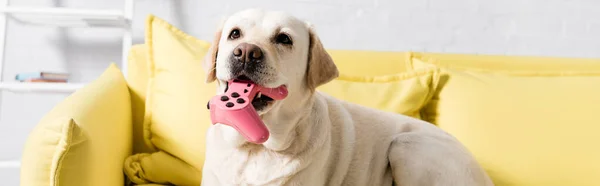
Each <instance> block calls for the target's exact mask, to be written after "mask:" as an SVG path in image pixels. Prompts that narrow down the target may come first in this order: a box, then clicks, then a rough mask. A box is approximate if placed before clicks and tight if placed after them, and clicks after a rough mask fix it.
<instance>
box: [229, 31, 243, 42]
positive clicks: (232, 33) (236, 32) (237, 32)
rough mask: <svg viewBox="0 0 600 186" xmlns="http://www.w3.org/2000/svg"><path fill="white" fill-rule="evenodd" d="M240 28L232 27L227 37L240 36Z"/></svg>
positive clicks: (235, 37) (234, 37)
mask: <svg viewBox="0 0 600 186" xmlns="http://www.w3.org/2000/svg"><path fill="white" fill-rule="evenodd" d="M240 35H241V34H240V30H239V29H233V30H232V31H231V33H229V39H232V40H233V39H237V38H240Z"/></svg>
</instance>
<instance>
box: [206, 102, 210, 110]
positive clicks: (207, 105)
mask: <svg viewBox="0 0 600 186" xmlns="http://www.w3.org/2000/svg"><path fill="white" fill-rule="evenodd" d="M206 109H210V101H209V102H208V103H206Z"/></svg>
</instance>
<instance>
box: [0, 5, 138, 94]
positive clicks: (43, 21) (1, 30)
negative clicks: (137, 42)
mask: <svg viewBox="0 0 600 186" xmlns="http://www.w3.org/2000/svg"><path fill="white" fill-rule="evenodd" d="M133 1H134V0H125V1H124V3H125V4H124V8H123V10H97V9H76V8H65V7H15V6H10V5H9V0H0V2H1V3H2V5H0V90H2V91H11V92H58V93H65V92H73V91H75V90H77V89H79V88H81V87H83V86H84V85H85V84H84V83H38V82H35V83H19V82H8V83H7V82H4V79H3V74H4V63H5V57H4V56H5V55H4V54H5V53H4V52H5V47H6V42H5V41H6V35H7V21H8V19H11V18H12V19H15V20H17V21H19V22H22V23H27V24H35V25H47V26H55V27H86V28H87V27H89V28H95V27H111V28H121V29H123V40H122V54H121V63H120V64H121V70H122V71H123V73H127V54H128V52H129V49H130V48H131V45H132V40H133V38H132V30H131V20H132V18H133V9H134V8H133V6H134V2H133Z"/></svg>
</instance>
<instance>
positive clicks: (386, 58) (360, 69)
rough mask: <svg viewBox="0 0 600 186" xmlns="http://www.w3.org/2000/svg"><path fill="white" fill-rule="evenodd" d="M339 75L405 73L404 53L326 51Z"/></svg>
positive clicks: (405, 59)
mask: <svg viewBox="0 0 600 186" xmlns="http://www.w3.org/2000/svg"><path fill="white" fill-rule="evenodd" d="M327 53H329V55H331V58H332V59H333V61H334V62H335V63H336V65H337V67H338V70H339V71H340V72H341V73H345V74H352V76H382V75H395V74H398V73H402V72H407V71H408V69H407V67H406V61H407V59H408V58H407V54H409V53H406V52H378V51H353V50H327Z"/></svg>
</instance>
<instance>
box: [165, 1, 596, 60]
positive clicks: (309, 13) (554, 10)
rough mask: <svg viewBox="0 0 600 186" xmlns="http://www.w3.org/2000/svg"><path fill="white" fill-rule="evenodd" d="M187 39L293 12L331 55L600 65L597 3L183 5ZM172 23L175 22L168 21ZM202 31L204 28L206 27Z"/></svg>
mask: <svg viewBox="0 0 600 186" xmlns="http://www.w3.org/2000/svg"><path fill="white" fill-rule="evenodd" d="M182 4H184V7H187V8H186V9H187V11H185V13H186V14H187V15H189V17H188V18H186V19H187V21H186V22H180V23H179V24H181V25H185V27H186V31H189V32H191V33H192V34H194V35H196V36H199V37H200V38H202V39H210V37H212V36H211V32H212V30H211V29H210V28H212V27H209V28H206V26H213V25H214V24H215V21H216V17H215V16H225V15H228V14H230V13H232V12H235V11H237V10H241V9H244V8H248V7H264V8H267V9H278V10H285V11H288V12H291V13H292V14H294V15H297V16H299V17H302V18H305V19H307V20H309V21H311V22H313V23H314V24H315V25H316V26H317V30H318V31H319V33H320V34H321V37H322V39H323V40H324V42H325V45H326V46H327V47H329V48H337V49H360V50H393V51H405V50H416V51H428V52H450V53H480V54H502V55H536V56H539V55H542V56H565V57H600V0H349V1H346V0H293V1H285V3H284V2H283V1H279V0H261V1H241V0H236V1H218V2H217V1H211V2H210V3H206V2H205V1H198V2H192V1H182ZM172 19H173V20H175V19H176V18H172ZM205 23H209V24H208V25H206V24H205Z"/></svg>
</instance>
